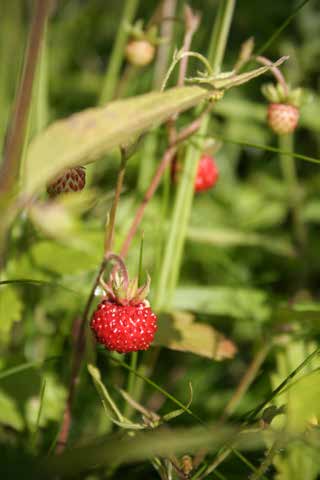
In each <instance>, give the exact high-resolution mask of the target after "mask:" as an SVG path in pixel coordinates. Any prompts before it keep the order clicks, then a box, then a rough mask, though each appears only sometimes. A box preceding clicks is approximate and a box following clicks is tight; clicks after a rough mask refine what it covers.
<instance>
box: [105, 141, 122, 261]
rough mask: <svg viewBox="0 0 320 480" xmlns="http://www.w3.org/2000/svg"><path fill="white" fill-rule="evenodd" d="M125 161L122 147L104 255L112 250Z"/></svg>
mask: <svg viewBox="0 0 320 480" xmlns="http://www.w3.org/2000/svg"><path fill="white" fill-rule="evenodd" d="M126 163H127V157H126V153H125V151H124V150H123V149H121V162H120V168H119V172H118V178H117V185H116V190H115V194H114V200H113V203H112V207H111V210H110V215H109V219H108V223H107V229H106V238H105V244H104V253H105V255H106V254H108V252H110V251H111V250H112V243H113V236H114V227H115V219H116V212H117V208H118V204H119V200H120V195H121V190H122V186H123V180H124V175H125V170H126Z"/></svg>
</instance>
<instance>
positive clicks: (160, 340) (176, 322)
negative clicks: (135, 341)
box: [155, 312, 237, 360]
mask: <svg viewBox="0 0 320 480" xmlns="http://www.w3.org/2000/svg"><path fill="white" fill-rule="evenodd" d="M155 344H157V345H161V346H163V347H167V348H170V349H171V350H178V351H180V352H191V353H194V354H196V355H200V356H202V357H207V358H211V359H213V360H223V359H226V358H232V357H233V356H234V355H235V353H236V351H237V349H236V346H235V345H234V343H233V342H231V341H230V340H227V339H226V338H225V337H224V336H223V335H222V334H221V333H219V332H218V331H217V330H215V329H214V328H213V327H211V326H210V325H207V324H205V323H198V322H194V321H193V315H190V314H186V313H182V312H175V313H174V314H173V315H172V316H170V317H169V316H163V317H161V320H160V321H159V327H158V331H157V333H156V337H155Z"/></svg>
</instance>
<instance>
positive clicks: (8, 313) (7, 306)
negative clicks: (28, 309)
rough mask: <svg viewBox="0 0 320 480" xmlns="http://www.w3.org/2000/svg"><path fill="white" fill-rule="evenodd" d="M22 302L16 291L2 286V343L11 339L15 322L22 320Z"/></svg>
mask: <svg viewBox="0 0 320 480" xmlns="http://www.w3.org/2000/svg"><path fill="white" fill-rule="evenodd" d="M22 308H23V305H22V302H21V300H20V298H19V296H18V294H17V292H16V290H15V289H14V287H11V286H7V285H0V338H1V341H2V342H6V341H8V339H9V335H10V331H11V327H12V324H13V322H18V321H19V320H20V318H21V312H22Z"/></svg>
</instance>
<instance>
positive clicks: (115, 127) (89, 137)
mask: <svg viewBox="0 0 320 480" xmlns="http://www.w3.org/2000/svg"><path fill="white" fill-rule="evenodd" d="M209 95H210V92H209V91H208V89H206V88H202V87H198V86H192V87H183V88H173V89H170V90H167V91H166V92H163V93H161V92H153V93H148V94H146V95H141V96H138V97H134V98H130V99H126V100H119V101H116V102H112V103H110V104H108V105H107V106H105V107H101V108H90V109H88V110H84V111H83V112H80V113H76V114H74V115H72V116H71V117H69V118H66V119H64V120H60V121H57V122H55V123H53V124H52V125H51V126H50V127H49V128H48V129H47V130H46V131H45V132H43V133H42V134H40V135H39V136H38V137H36V138H35V140H34V141H33V142H32V143H31V145H30V148H29V152H28V156H27V159H26V171H25V179H24V186H23V188H24V189H25V190H26V191H27V192H29V193H31V192H33V191H34V190H36V189H37V188H39V187H40V186H41V185H43V184H44V183H45V182H46V180H48V179H49V178H50V177H53V176H54V175H55V174H57V173H58V172H59V171H61V170H62V169H63V168H65V167H67V166H72V165H79V164H80V165H83V164H86V163H89V162H92V161H94V160H96V159H97V158H99V157H101V156H102V155H103V154H104V153H105V152H107V151H108V150H111V149H113V148H115V147H118V146H119V145H121V144H126V143H128V142H129V141H130V140H132V138H133V137H134V136H136V135H139V134H141V133H143V132H145V131H146V130H148V129H149V128H151V127H152V126H153V125H154V124H160V123H161V122H163V121H164V120H166V119H167V118H169V117H170V116H171V115H172V114H174V113H175V112H179V111H183V110H186V109H188V108H190V107H192V106H193V105H197V104H198V103H199V102H201V101H202V100H203V99H205V98H207V97H208V96H209Z"/></svg>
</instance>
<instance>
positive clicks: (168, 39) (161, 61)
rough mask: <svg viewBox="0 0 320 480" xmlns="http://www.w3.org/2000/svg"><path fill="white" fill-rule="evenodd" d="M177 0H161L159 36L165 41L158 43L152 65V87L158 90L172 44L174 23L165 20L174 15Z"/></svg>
mask: <svg viewBox="0 0 320 480" xmlns="http://www.w3.org/2000/svg"><path fill="white" fill-rule="evenodd" d="M176 6H177V0H163V2H162V8H161V16H162V21H161V24H160V37H161V38H164V39H165V42H164V43H162V44H160V45H159V47H158V50H157V58H156V63H155V67H154V77H153V88H154V90H160V87H161V84H162V81H163V78H164V76H165V73H166V71H167V66H168V59H169V53H170V50H171V48H172V47H171V46H172V38H173V33H174V23H173V22H168V21H166V19H167V18H172V17H174V15H175V11H176Z"/></svg>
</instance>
